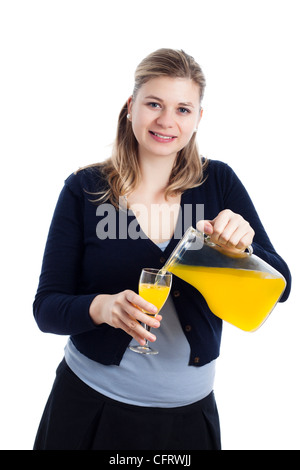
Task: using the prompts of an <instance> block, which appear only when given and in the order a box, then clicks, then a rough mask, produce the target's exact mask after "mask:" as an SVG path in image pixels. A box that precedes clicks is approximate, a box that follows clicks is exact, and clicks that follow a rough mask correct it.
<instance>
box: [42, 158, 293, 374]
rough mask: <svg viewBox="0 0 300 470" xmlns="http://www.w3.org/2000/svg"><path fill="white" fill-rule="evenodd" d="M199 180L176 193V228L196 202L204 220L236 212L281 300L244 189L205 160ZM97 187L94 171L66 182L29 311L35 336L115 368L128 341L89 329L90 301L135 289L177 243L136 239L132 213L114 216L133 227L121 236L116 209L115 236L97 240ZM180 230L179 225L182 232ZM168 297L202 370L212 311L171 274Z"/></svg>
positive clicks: (216, 326)
mask: <svg viewBox="0 0 300 470" xmlns="http://www.w3.org/2000/svg"><path fill="white" fill-rule="evenodd" d="M205 176H206V177H207V178H206V180H205V182H204V183H203V184H202V185H201V186H199V187H197V188H194V189H190V190H187V191H185V192H184V194H183V195H182V198H181V209H182V215H183V217H182V218H181V219H180V218H179V219H178V224H180V223H181V224H184V214H185V211H186V210H187V208H188V210H189V211H190V209H191V207H192V208H193V212H192V214H190V213H189V221H188V224H189V225H193V226H194V227H195V226H196V223H197V221H198V217H199V215H198V214H197V213H196V212H197V211H196V206H197V205H199V204H204V218H205V219H213V218H214V217H216V215H217V214H218V213H219V212H220V211H221V210H223V209H226V208H228V209H231V210H232V211H233V212H236V213H238V214H241V215H242V216H243V217H244V218H245V219H246V220H247V221H248V222H249V223H250V225H251V226H252V227H253V229H254V230H255V238H254V242H253V248H254V253H255V254H256V255H258V256H259V257H261V258H262V259H264V260H265V261H267V262H268V263H269V264H271V265H272V266H273V267H274V268H275V269H277V270H278V271H279V272H281V273H282V274H283V276H284V277H285V279H286V281H287V287H286V290H285V292H284V294H283V296H282V298H281V301H282V302H283V301H285V300H286V299H287V297H288V295H289V292H290V285H291V276H290V272H289V269H288V267H287V265H286V263H285V262H284V261H283V259H282V258H281V257H280V256H279V255H278V254H277V253H276V252H275V250H274V248H273V246H272V244H271V242H270V240H269V238H268V236H267V234H266V232H265V230H264V228H263V226H262V224H261V222H260V219H259V217H258V215H257V213H256V210H255V208H254V206H253V204H252V202H251V199H250V197H249V195H248V193H247V192H246V190H245V188H244V186H243V185H242V183H241V182H240V180H239V179H238V177H237V176H236V175H235V173H234V172H233V170H232V169H231V168H230V167H229V166H228V165H226V164H224V163H222V162H219V161H210V162H209V164H208V167H207V169H206V171H205ZM103 184H105V182H104V181H103V179H101V175H100V173H99V170H98V169H96V168H91V169H85V170H82V171H79V172H78V173H77V174H72V175H71V176H69V178H67V180H66V181H65V185H64V187H63V189H62V192H61V194H60V196H59V199H58V202H57V206H56V209H55V212H54V215H53V219H52V222H51V226H50V230H49V235H48V239H47V243H46V248H45V253H44V258H43V264H42V271H41V275H40V281H39V286H38V290H37V293H36V297H35V301H34V304H33V310H34V316H35V319H36V321H37V323H38V326H39V328H40V329H41V330H42V331H45V332H51V333H55V334H61V335H70V336H71V340H72V341H73V343H74V344H75V346H76V348H77V349H78V350H79V351H80V352H82V353H83V354H85V355H86V356H87V357H89V358H91V359H93V360H95V361H98V362H100V363H102V364H116V365H119V364H120V361H121V360H122V357H123V354H124V352H125V350H126V347H127V346H128V344H129V342H130V341H131V339H132V338H131V336H129V335H128V334H127V333H125V332H124V331H123V330H121V329H115V328H113V327H111V326H109V325H107V324H102V325H99V326H96V325H95V324H94V323H93V321H92V320H91V318H90V316H89V307H90V304H91V302H92V300H93V299H94V297H95V296H96V295H98V294H101V293H105V294H115V293H117V292H121V291H123V290H125V289H131V290H134V291H136V292H137V288H138V279H139V274H140V271H141V268H143V267H152V268H160V267H162V266H163V264H164V262H165V260H166V259H167V257H168V256H169V255H170V254H171V252H172V250H173V249H174V247H175V246H176V244H177V242H178V239H176V238H175V237H174V236H173V238H172V239H171V241H170V243H169V245H168V247H167V248H166V250H165V251H164V252H162V251H161V250H160V249H159V248H158V247H157V246H156V245H155V244H154V243H153V242H152V241H151V240H150V239H148V238H147V237H146V236H145V235H144V234H143V232H142V231H141V229H140V227H139V225H138V223H137V220H136V219H135V217H134V215H133V214H132V213H131V212H128V213H126V212H125V213H124V212H123V213H122V214H121V217H124V216H126V218H125V224H126V227H129V231H130V226H131V227H134V229H135V230H133V231H132V233H135V234H137V233H138V232H139V233H140V236H138V237H135V239H132V237H128V236H127V237H126V236H124V219H122V220H123V221H122V222H121V219H120V214H119V212H118V211H115V215H116V217H115V218H114V219H112V218H111V217H112V214H113V212H110V219H109V220H110V221H112V220H113V225H110V227H108V226H107V227H106V228H107V230H110V232H111V230H112V229H113V235H114V233H115V238H112V237H111V233H110V232H109V234H110V238H106V239H100V238H99V235H101V233H100V232H101V230H100V229H102V232H103V230H105V224H106V222H107V221H108V212H107V211H106V212H105V211H103V210H101V207H100V206H97V205H96V204H95V203H94V202H91V199H93V197H92V196H91V194H90V193H91V192H95V191H97V190H99V188H100V187H101V185H103ZM102 187H103V186H102ZM105 207H108V206H105ZM112 207H113V206H111V208H112ZM102 209H103V207H102ZM114 210H115V209H112V211H114ZM114 221H115V222H114ZM114 223H115V225H114ZM120 224H123V225H122V227H123V228H122V227H121V228H122V230H121V229H120ZM132 224H133V225H132ZM178 228H179V229H180V227H178V226H177V233H180V230H179V232H178ZM185 228H186V227H183V226H182V227H181V229H182V230H181V231H182V233H183V232H184V229H185ZM119 229H120V230H119ZM102 238H104V237H102ZM171 295H172V297H173V301H174V304H175V308H176V311H177V313H178V317H179V320H180V323H181V325H182V329H183V332H184V334H185V335H186V338H187V340H188V342H189V344H190V348H191V354H190V360H189V365H195V366H202V365H204V364H207V363H208V362H210V361H212V360H213V359H215V358H217V357H218V355H219V350H220V341H221V333H222V321H221V320H220V319H219V318H217V317H216V316H215V315H213V314H212V312H211V311H210V310H209V308H208V306H207V304H206V302H205V300H204V298H203V297H202V295H201V294H200V293H199V292H198V291H197V290H196V289H195V288H194V287H192V286H191V285H189V284H187V283H186V282H184V281H182V280H180V279H179V278H177V277H176V276H173V285H172V290H171ZM174 359H175V360H176V353H175V350H174Z"/></svg>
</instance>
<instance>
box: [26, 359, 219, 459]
mask: <svg viewBox="0 0 300 470" xmlns="http://www.w3.org/2000/svg"><path fill="white" fill-rule="evenodd" d="M220 449H221V442H220V426H219V417H218V411H217V406H216V402H215V398H214V393H213V392H212V393H211V394H210V395H209V396H207V397H206V398H204V399H203V400H200V401H198V402H196V403H193V404H191V405H187V406H181V407H177V408H154V407H141V406H134V405H128V404H126V403H120V402H118V401H115V400H112V399H110V398H108V397H106V396H103V395H101V394H100V393H98V392H97V391H95V390H93V389H92V388H90V387H89V386H88V385H86V384H85V383H84V382H82V381H81V380H80V379H79V378H78V377H77V376H76V375H75V374H74V373H73V372H72V371H71V369H70V368H69V367H68V365H67V364H66V362H65V360H63V361H62V362H61V363H60V365H59V366H58V368H57V371H56V378H55V381H54V384H53V388H52V390H51V393H50V396H49V399H48V401H47V404H46V407H45V410H44V413H43V416H42V419H41V422H40V426H39V429H38V432H37V436H36V439H35V443H34V450H220Z"/></svg>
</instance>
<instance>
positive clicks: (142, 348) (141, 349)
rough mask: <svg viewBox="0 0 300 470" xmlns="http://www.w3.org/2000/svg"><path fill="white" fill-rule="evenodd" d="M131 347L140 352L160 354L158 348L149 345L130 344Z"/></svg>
mask: <svg viewBox="0 0 300 470" xmlns="http://www.w3.org/2000/svg"><path fill="white" fill-rule="evenodd" d="M129 349H130V350H131V351H133V352H136V353H139V354H158V351H156V349H152V348H150V347H149V346H129Z"/></svg>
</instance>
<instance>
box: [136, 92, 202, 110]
mask: <svg viewBox="0 0 300 470" xmlns="http://www.w3.org/2000/svg"><path fill="white" fill-rule="evenodd" d="M149 99H150V100H157V101H160V102H161V103H163V101H164V100H162V99H161V98H158V96H154V95H149V96H146V97H145V100H149ZM178 105H179V106H189V107H190V108H194V105H193V103H191V102H190V101H188V102H184V103H178Z"/></svg>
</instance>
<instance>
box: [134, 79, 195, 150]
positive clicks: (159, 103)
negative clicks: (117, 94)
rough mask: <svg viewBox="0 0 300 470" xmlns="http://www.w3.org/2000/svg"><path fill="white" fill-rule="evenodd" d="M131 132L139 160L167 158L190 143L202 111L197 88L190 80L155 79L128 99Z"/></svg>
mask: <svg viewBox="0 0 300 470" xmlns="http://www.w3.org/2000/svg"><path fill="white" fill-rule="evenodd" d="M128 112H129V113H130V120H131V122H132V130H133V132H134V135H135V137H136V139H137V141H138V144H139V157H140V158H143V156H151V157H154V156H169V157H170V158H173V159H175V158H176V155H177V153H178V152H179V151H180V150H181V149H182V148H183V147H185V146H186V145H187V144H188V142H189V141H190V139H191V137H192V135H193V133H194V132H195V129H196V128H197V126H198V124H199V122H200V119H201V116H202V110H201V106H200V91H199V86H198V85H197V84H196V83H195V82H194V81H193V80H191V79H187V78H171V77H163V76H162V77H158V78H154V79H151V80H149V81H148V82H146V83H145V84H144V85H142V87H141V88H140V89H139V91H138V93H137V96H136V97H135V99H134V100H133V99H132V97H130V98H129V100H128Z"/></svg>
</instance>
